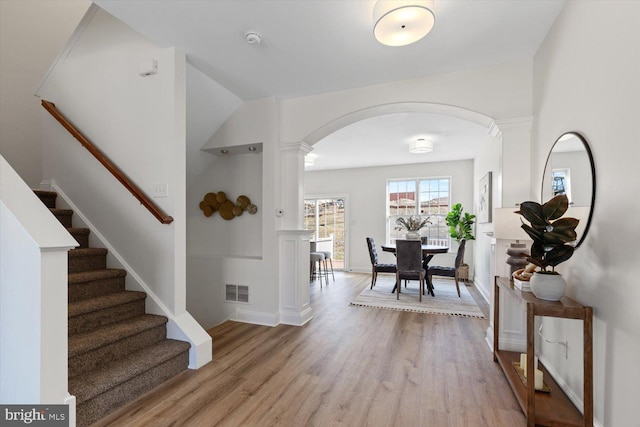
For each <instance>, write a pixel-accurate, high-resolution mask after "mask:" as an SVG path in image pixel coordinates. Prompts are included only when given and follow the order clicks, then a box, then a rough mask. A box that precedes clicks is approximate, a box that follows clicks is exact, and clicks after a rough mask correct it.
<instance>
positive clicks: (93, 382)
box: [69, 340, 191, 405]
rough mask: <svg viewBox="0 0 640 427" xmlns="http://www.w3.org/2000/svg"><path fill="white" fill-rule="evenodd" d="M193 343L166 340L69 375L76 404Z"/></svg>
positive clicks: (145, 369)
mask: <svg viewBox="0 0 640 427" xmlns="http://www.w3.org/2000/svg"><path fill="white" fill-rule="evenodd" d="M190 347H191V345H190V344H189V343H187V342H183V341H175V340H164V341H162V342H160V343H158V344H156V345H153V346H150V347H147V348H144V349H142V350H140V351H137V352H135V353H132V354H130V355H128V356H126V357H124V358H122V359H119V360H116V361H114V362H112V363H110V364H108V365H106V366H104V367H103V368H102V369H98V370H95V371H91V372H88V373H86V374H84V375H80V376H78V377H75V378H71V379H69V393H71V394H73V395H74V396H76V402H77V404H78V405H81V404H82V402H85V401H87V400H89V399H92V398H94V397H96V396H98V395H100V394H102V393H104V392H106V391H108V390H110V389H112V388H114V387H116V386H118V385H119V384H122V383H123V382H125V381H127V380H129V379H131V378H134V377H136V376H138V375H141V374H143V373H144V372H146V371H148V370H150V369H152V368H154V367H155V366H157V365H159V364H161V363H163V362H165V361H168V360H170V359H172V358H174V357H176V356H177V355H179V354H181V353H183V352H187V351H189V348H190Z"/></svg>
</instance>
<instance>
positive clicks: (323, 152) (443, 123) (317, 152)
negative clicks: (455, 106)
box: [305, 113, 487, 171]
mask: <svg viewBox="0 0 640 427" xmlns="http://www.w3.org/2000/svg"><path fill="white" fill-rule="evenodd" d="M418 138H425V139H431V140H433V142H434V150H433V151H432V152H430V153H424V154H412V153H409V142H410V141H412V140H415V139H418ZM486 138H487V129H486V128H484V127H483V126H481V125H479V124H476V123H472V122H470V121H468V120H464V119H460V118H457V117H451V116H444V115H441V114H427V113H395V114H387V115H384V116H377V117H373V118H370V119H365V120H362V121H359V122H356V123H354V124H352V125H349V126H345V127H344V128H342V129H339V130H337V131H336V132H334V133H332V134H331V135H329V136H328V137H326V138H324V139H322V140H320V141H318V142H317V143H315V144H314V145H313V152H312V153H311V154H310V156H312V157H313V159H314V165H313V166H305V170H307V171H314V170H325V169H343V168H358V167H367V166H382V165H398V164H409V163H423V162H441V161H450V160H464V159H472V158H474V157H475V155H476V153H477V152H478V151H479V148H480V146H481V143H482V142H484V140H485V139H486Z"/></svg>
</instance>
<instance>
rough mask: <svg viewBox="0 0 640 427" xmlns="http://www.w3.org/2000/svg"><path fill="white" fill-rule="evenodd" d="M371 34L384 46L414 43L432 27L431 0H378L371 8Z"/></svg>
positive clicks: (433, 18) (433, 16)
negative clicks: (372, 25) (372, 23)
mask: <svg viewBox="0 0 640 427" xmlns="http://www.w3.org/2000/svg"><path fill="white" fill-rule="evenodd" d="M373 22H374V27H373V34H374V36H375V38H376V40H378V41H379V42H380V43H382V44H384V45H386V46H406V45H408V44H411V43H415V42H417V41H418V40H420V39H421V38H423V37H424V36H426V35H427V34H428V33H429V31H431V29H432V28H433V25H434V23H435V15H434V14H433V1H424V0H413V1H406V0H379V1H378V2H376V5H375V6H374V8H373Z"/></svg>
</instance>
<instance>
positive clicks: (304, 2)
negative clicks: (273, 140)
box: [95, 0, 565, 168]
mask: <svg viewBox="0 0 640 427" xmlns="http://www.w3.org/2000/svg"><path fill="white" fill-rule="evenodd" d="M95 3H97V4H98V5H99V6H100V7H101V8H103V9H105V10H106V11H108V12H109V13H111V14H113V15H114V16H116V17H117V18H118V19H120V20H122V21H123V22H125V23H127V24H128V25H129V26H131V27H132V28H134V29H135V30H136V31H138V32H140V33H141V34H143V35H145V36H146V37H148V38H149V39H150V40H152V41H154V42H155V43H157V44H159V45H161V46H177V47H179V48H181V49H182V50H184V51H185V53H186V54H187V60H188V61H189V63H190V64H191V65H193V66H194V67H196V68H197V69H198V70H200V71H201V72H202V73H204V74H205V75H207V76H209V77H210V78H212V79H213V80H215V81H216V82H218V83H219V84H220V85H222V86H223V87H225V88H226V89H228V90H229V91H231V92H233V93H234V94H235V95H237V96H238V97H240V98H242V99H244V100H249V99H256V98H262V97H266V96H276V97H280V98H292V97H299V96H307V95H313V94H318V93H324V92H331V91H337V90H344V89H349V88H354V87H362V86H368V85H373V84H379V83H386V82H391V81H397V80H404V79H410V78H416V77H422V76H425V75H430V74H436V73H445V72H450V71H455V70H461V69H468V68H476V67H483V66H489V65H494V64H499V63H504V62H510V61H517V60H525V59H531V58H532V57H533V56H534V54H535V52H536V51H537V49H538V47H539V46H540V44H541V42H542V40H543V39H544V37H545V36H546V34H547V32H548V31H549V28H550V27H551V25H552V24H553V22H554V20H555V19H556V17H557V15H558V14H559V12H560V10H561V9H562V7H563V6H564V3H565V1H564V0H518V1H516V0H436V2H435V8H434V9H435V15H436V23H435V26H434V29H433V30H432V32H431V33H429V34H428V35H427V36H426V37H425V38H424V39H422V40H420V41H418V42H417V43H414V44H412V45H409V46H404V47H388V46H383V45H381V44H380V43H378V42H377V41H376V40H375V39H374V37H373V22H372V10H373V6H374V4H375V1H374V0H215V1H214V0H211V1H204V0H198V1H194V0H155V1H151V0H95ZM247 31H255V32H257V33H259V34H260V35H261V36H262V43H261V44H259V45H255V44H254V45H251V44H248V43H247V42H246V41H245V39H244V34H245V33H246V32H247ZM436 119H439V120H441V122H440V124H438V123H437V120H436ZM445 119H448V120H445ZM425 124H428V125H429V126H428V127H421V126H423V125H425ZM457 126H459V128H458V127H457ZM474 127H478V126H477V125H470V124H469V123H466V122H463V121H461V120H454V119H452V118H445V117H443V116H438V115H425V114H408V115H394V116H393V117H386V118H385V117H384V116H383V117H380V118H379V119H371V120H366V121H363V122H361V123H357V124H355V125H352V126H350V127H348V128H345V129H343V130H342V131H339V132H336V133H335V134H333V135H330V136H329V137H327V138H326V139H325V140H323V141H320V142H319V143H317V144H315V145H314V151H315V153H316V154H317V155H318V163H317V165H318V166H316V168H338V167H345V166H346V164H345V162H347V163H348V164H349V165H350V167H354V166H356V165H358V164H359V163H367V162H366V161H365V159H367V158H369V160H368V165H373V164H379V163H378V162H380V161H382V159H384V158H386V161H385V164H389V162H390V160H389V157H388V156H389V151H384V150H390V149H393V152H394V153H400V152H404V151H406V150H405V149H404V148H403V149H402V150H400V149H398V148H397V147H393V148H392V146H391V145H390V144H391V142H392V141H394V142H397V143H398V144H408V142H407V141H408V140H407V138H409V137H410V136H411V135H414V134H421V133H428V132H431V133H436V134H438V133H439V134H440V136H439V137H438V139H436V150H434V152H433V153H431V154H425V155H423V156H424V158H425V159H426V158H427V156H430V157H429V158H431V159H439V160H444V159H453V158H456V157H464V158H471V157H472V156H473V155H474V148H473V143H474V142H476V141H477V137H478V135H482V133H476V134H475V136H472V134H473V131H472V128H474ZM392 129H393V130H394V131H395V133H393V134H392V133H391V132H392ZM476 131H479V130H478V129H476ZM480 132H482V131H480ZM356 135H366V137H364V138H362V139H352V140H351V141H350V142H349V144H348V145H345V142H344V141H345V138H356ZM465 142H466V143H471V145H468V144H465ZM347 149H348V150H352V152H350V153H349V155H348V156H345V155H342V156H340V157H337V156H333V155H332V153H336V152H337V150H340V152H341V153H344V150H347ZM447 153H448V154H447ZM467 156H470V157H467ZM345 157H346V158H347V159H346V160H345ZM401 157H402V158H401ZM417 157H418V156H417V155H412V156H408V155H403V156H398V158H397V160H393V162H394V163H407V162H411V163H414V162H416V161H423V160H417ZM320 159H324V160H323V162H324V166H322V167H321V166H320ZM329 159H333V160H332V161H330V160H329ZM394 159H395V157H394ZM434 161H435V160H434Z"/></svg>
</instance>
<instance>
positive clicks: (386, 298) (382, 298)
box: [351, 277, 485, 319]
mask: <svg viewBox="0 0 640 427" xmlns="http://www.w3.org/2000/svg"><path fill="white" fill-rule="evenodd" d="M433 282H434V283H433V285H434V293H435V294H436V296H435V297H432V296H431V295H423V296H422V302H420V301H419V300H418V297H419V295H418V286H419V285H418V282H417V281H410V282H409V284H408V286H407V287H406V288H405V287H404V285H403V286H402V292H400V300H397V299H396V294H395V293H393V294H392V293H391V290H392V289H393V285H394V284H395V279H394V278H392V277H389V278H387V277H385V278H382V277H378V281H377V283H376V285H375V286H374V287H373V289H369V288H370V285H369V284H367V286H366V287H365V288H364V290H363V291H362V292H360V295H358V296H357V297H356V298H355V299H354V300H353V301H351V305H353V306H359V307H371V308H381V309H387V310H399V311H413V312H418V313H431V314H446V315H451V316H464V317H477V318H481V319H484V318H485V316H484V315H483V314H482V311H481V310H480V307H478V304H476V302H475V300H474V299H473V297H472V296H471V294H470V293H469V291H468V290H467V287H466V286H465V285H464V283H460V297H458V292H456V284H455V282H454V281H453V280H437V279H434V281H433Z"/></svg>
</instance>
